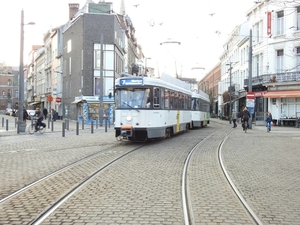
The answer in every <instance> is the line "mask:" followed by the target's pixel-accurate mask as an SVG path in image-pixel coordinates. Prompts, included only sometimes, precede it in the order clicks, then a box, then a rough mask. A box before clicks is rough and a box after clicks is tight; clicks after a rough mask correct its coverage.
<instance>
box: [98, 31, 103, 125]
mask: <svg viewBox="0 0 300 225" xmlns="http://www.w3.org/2000/svg"><path fill="white" fill-rule="evenodd" d="M100 45H101V47H100V95H99V98H100V99H99V100H100V102H99V103H100V105H99V120H100V126H101V127H102V124H103V33H101V37H100Z"/></svg>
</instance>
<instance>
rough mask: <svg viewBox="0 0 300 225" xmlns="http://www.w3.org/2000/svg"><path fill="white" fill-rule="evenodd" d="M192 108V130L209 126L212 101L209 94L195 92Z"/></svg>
mask: <svg viewBox="0 0 300 225" xmlns="http://www.w3.org/2000/svg"><path fill="white" fill-rule="evenodd" d="M191 108H192V111H191V114H192V121H191V128H196V127H204V126H207V124H209V119H210V114H209V111H210V101H209V96H208V94H206V93H205V92H203V91H198V93H195V92H193V93H192V107H191Z"/></svg>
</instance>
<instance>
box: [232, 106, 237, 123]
mask: <svg viewBox="0 0 300 225" xmlns="http://www.w3.org/2000/svg"><path fill="white" fill-rule="evenodd" d="M231 119H232V121H233V127H232V128H236V127H237V125H236V119H237V115H236V111H235V110H234V109H233V110H232V113H231Z"/></svg>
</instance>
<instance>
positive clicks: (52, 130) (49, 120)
mask: <svg viewBox="0 0 300 225" xmlns="http://www.w3.org/2000/svg"><path fill="white" fill-rule="evenodd" d="M49 128H50V118H48V129H49ZM52 131H53V130H52Z"/></svg>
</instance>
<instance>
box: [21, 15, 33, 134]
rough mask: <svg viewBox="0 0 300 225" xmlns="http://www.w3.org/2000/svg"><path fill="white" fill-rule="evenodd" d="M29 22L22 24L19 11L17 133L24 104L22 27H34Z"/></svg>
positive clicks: (22, 19)
mask: <svg viewBox="0 0 300 225" xmlns="http://www.w3.org/2000/svg"><path fill="white" fill-rule="evenodd" d="M34 24H35V23H33V22H30V23H28V24H24V10H23V9H22V10H21V34H20V67H19V104H18V128H17V129H18V130H17V131H18V133H19V132H20V123H22V121H23V102H24V68H23V54H24V25H34Z"/></svg>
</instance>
